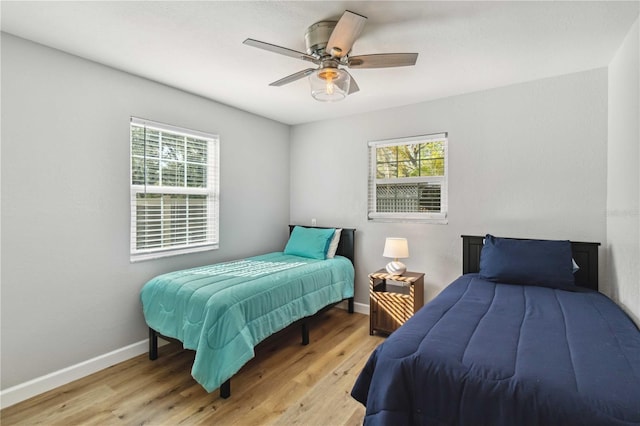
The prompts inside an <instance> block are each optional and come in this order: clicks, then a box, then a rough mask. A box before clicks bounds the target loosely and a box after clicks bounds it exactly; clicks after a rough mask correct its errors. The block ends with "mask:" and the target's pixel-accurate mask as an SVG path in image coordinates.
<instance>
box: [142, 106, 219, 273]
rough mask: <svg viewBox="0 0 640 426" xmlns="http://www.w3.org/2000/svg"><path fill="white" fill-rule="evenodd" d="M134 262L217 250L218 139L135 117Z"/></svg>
mask: <svg viewBox="0 0 640 426" xmlns="http://www.w3.org/2000/svg"><path fill="white" fill-rule="evenodd" d="M130 135H131V144H130V146H131V169H130V170H131V180H130V182H131V251H130V258H131V261H132V262H134V261H139V260H145V259H153V258H157V257H162V256H171V255H175V254H184V253H190V252H195V251H203V250H212V249H217V248H218V212H219V182H218V181H219V146H218V145H219V139H218V136H216V135H211V134H207V133H202V132H198V131H195V130H188V129H182V128H179V127H175V126H171V125H168V124H163V123H157V122H153V121H149V120H143V119H139V118H135V117H132V118H131V124H130Z"/></svg>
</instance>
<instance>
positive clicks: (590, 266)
mask: <svg viewBox="0 0 640 426" xmlns="http://www.w3.org/2000/svg"><path fill="white" fill-rule="evenodd" d="M515 239H522V238H515ZM483 246H484V237H483V236H475V235H462V273H463V274H470V273H474V272H479V271H480V251H481V250H482V247H483ZM598 246H600V243H582V242H575V241H571V251H572V252H573V259H574V260H575V261H576V263H577V264H578V266H579V267H580V269H578V270H577V271H576V273H575V274H574V277H575V280H576V285H577V286H580V287H586V288H590V289H592V290H596V291H597V290H598Z"/></svg>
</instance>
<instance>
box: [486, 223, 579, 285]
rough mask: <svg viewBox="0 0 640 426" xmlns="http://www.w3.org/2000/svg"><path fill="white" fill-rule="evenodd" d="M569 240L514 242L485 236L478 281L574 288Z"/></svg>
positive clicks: (509, 239) (508, 239)
mask: <svg viewBox="0 0 640 426" xmlns="http://www.w3.org/2000/svg"><path fill="white" fill-rule="evenodd" d="M572 259H573V258H572V254H571V242H570V241H553V240H516V239H512V238H498V237H494V236H493V235H487V236H486V237H485V240H484V247H483V248H482V251H481V252H480V278H483V279H486V280H489V281H494V282H501V283H505V284H525V285H537V286H542V287H551V288H559V289H563V290H573V289H575V282H574V278H573V262H572Z"/></svg>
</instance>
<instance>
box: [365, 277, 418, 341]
mask: <svg viewBox="0 0 640 426" xmlns="http://www.w3.org/2000/svg"><path fill="white" fill-rule="evenodd" d="M423 304H424V274H423V273H419V272H405V273H404V274H402V275H391V274H389V273H387V271H386V269H380V270H378V271H376V272H374V273H372V274H370V275H369V334H373V332H374V331H379V332H383V333H386V334H391V333H393V331H394V330H396V329H398V328H399V327H400V326H401V325H402V324H404V322H405V321H406V320H408V319H409V318H411V316H412V315H413V314H414V313H415V312H416V311H417V310H418V309H420V308H421V307H422V305H423Z"/></svg>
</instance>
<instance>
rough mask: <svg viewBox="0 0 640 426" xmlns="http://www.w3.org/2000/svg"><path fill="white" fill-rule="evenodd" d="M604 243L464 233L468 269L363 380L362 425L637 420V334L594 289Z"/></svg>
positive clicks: (391, 342) (358, 388) (390, 342)
mask: <svg viewBox="0 0 640 426" xmlns="http://www.w3.org/2000/svg"><path fill="white" fill-rule="evenodd" d="M597 246H598V244H597V243H570V242H568V241H565V242H562V241H544V240H518V239H503V238H496V237H493V236H490V235H487V236H486V237H472V236H463V263H464V265H463V273H464V274H463V275H462V276H461V277H460V278H458V279H457V280H455V281H454V282H453V283H452V284H450V285H449V286H448V287H447V288H445V289H444V290H443V291H442V292H441V294H439V295H438V296H437V297H436V298H435V299H434V300H432V301H431V302H430V303H428V304H427V305H426V306H425V307H424V308H422V309H421V310H420V311H418V312H417V313H416V314H415V315H414V316H413V317H412V318H411V319H409V320H408V321H407V322H406V323H405V324H404V325H403V326H402V327H401V328H400V329H398V330H397V331H395V332H394V333H393V334H391V335H390V336H389V337H388V339H387V340H386V341H385V342H384V343H382V344H381V345H380V346H379V347H378V348H377V349H376V350H375V351H374V353H373V354H372V355H371V357H370V358H369V360H368V362H367V364H366V365H365V367H364V369H363V371H362V373H361V374H360V376H359V377H358V379H357V381H356V383H355V385H354V387H353V390H352V396H353V397H354V398H355V399H356V400H358V401H360V402H361V403H362V404H364V405H365V406H366V415H365V419H364V423H365V424H366V425H374V424H381V425H382V424H385V425H410V424H411V425H413V424H415V425H427V424H434V425H572V424H575V425H578V424H579V425H605V424H606V425H610V424H616V425H617V424H640V332H639V331H638V328H637V327H636V326H635V324H634V323H633V322H632V321H631V320H630V318H629V317H628V316H627V315H626V314H625V313H624V312H623V311H622V310H621V309H620V308H619V307H618V306H617V305H615V303H613V302H612V301H611V300H610V299H608V298H607V297H605V296H604V295H602V294H600V293H598V292H597V291H596V290H597V288H598V283H597V277H598V267H597ZM576 268H578V269H576Z"/></svg>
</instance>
